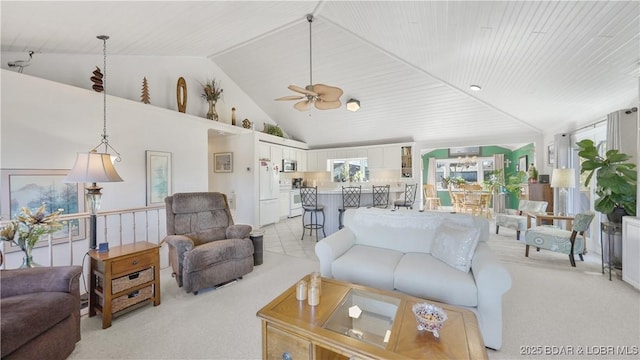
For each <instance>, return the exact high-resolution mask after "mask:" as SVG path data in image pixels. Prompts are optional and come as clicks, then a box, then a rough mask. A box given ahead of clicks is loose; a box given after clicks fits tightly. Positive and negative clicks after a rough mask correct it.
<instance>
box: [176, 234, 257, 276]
mask: <svg viewBox="0 0 640 360" xmlns="http://www.w3.org/2000/svg"><path fill="white" fill-rule="evenodd" d="M250 256H253V243H252V242H251V240H249V239H246V238H245V239H227V240H218V241H212V242H210V243H207V244H203V245H200V246H196V247H195V248H193V250H191V251H189V252H187V253H185V256H184V269H185V271H187V272H195V271H200V270H203V269H206V268H208V267H211V266H212V265H215V264H218V263H222V262H225V261H233V260H239V259H244V258H246V257H250Z"/></svg>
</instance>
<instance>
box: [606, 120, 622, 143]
mask: <svg viewBox="0 0 640 360" xmlns="http://www.w3.org/2000/svg"><path fill="white" fill-rule="evenodd" d="M621 142H622V141H621V139H620V114H619V113H618V112H617V111H616V112H612V113H611V114H609V115H607V150H611V149H620V143H621Z"/></svg>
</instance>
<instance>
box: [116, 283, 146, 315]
mask: <svg viewBox="0 0 640 360" xmlns="http://www.w3.org/2000/svg"><path fill="white" fill-rule="evenodd" d="M152 297H153V285H149V286H147V287H145V288H142V289H140V290H137V291H133V292H131V293H129V294H126V295H122V296H118V297H117V298H115V299H113V300H112V301H111V312H114V313H116V312H118V311H120V310H123V309H125V308H127V307H129V306H131V305H135V304H137V303H139V302H142V301H145V300H147V299H151V298H152Z"/></svg>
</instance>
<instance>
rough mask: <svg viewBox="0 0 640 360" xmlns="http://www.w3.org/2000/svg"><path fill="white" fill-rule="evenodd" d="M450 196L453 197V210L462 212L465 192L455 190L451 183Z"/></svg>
mask: <svg viewBox="0 0 640 360" xmlns="http://www.w3.org/2000/svg"><path fill="white" fill-rule="evenodd" d="M448 190H449V198H451V206H453V211H455V212H460V211H462V200H463V197H464V196H463V195H464V194H463V193H462V192H460V191H453V189H452V187H451V185H449V188H448Z"/></svg>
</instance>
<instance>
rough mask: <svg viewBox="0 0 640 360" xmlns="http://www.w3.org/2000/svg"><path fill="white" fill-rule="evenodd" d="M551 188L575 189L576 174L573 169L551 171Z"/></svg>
mask: <svg viewBox="0 0 640 360" xmlns="http://www.w3.org/2000/svg"><path fill="white" fill-rule="evenodd" d="M551 187H554V188H574V187H576V174H575V170H574V169H553V174H552V175H551Z"/></svg>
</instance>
